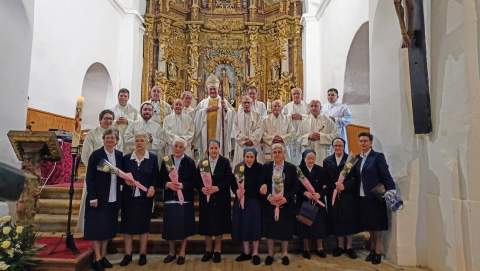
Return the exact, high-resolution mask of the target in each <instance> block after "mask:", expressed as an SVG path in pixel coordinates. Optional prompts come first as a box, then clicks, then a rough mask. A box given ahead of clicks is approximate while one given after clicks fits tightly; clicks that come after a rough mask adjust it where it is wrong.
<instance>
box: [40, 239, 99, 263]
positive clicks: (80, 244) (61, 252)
mask: <svg viewBox="0 0 480 271" xmlns="http://www.w3.org/2000/svg"><path fill="white" fill-rule="evenodd" d="M58 240H59V237H41V238H39V239H37V243H38V244H43V245H46V246H45V247H44V248H43V249H42V250H40V251H39V252H38V253H37V257H38V258H41V259H42V258H43V259H45V258H54V259H76V258H77V257H76V256H75V255H73V254H72V253H71V252H70V250H68V249H67V248H66V246H65V238H63V239H62V241H61V243H60V244H59V245H58V247H57V248H56V249H55V251H54V252H53V253H52V254H50V255H48V253H49V252H50V251H51V250H52V249H53V247H54V246H55V245H56V244H57V242H58ZM75 244H76V245H77V248H78V250H79V251H80V253H79V255H81V254H83V253H85V252H86V251H88V250H89V249H90V248H91V247H92V242H91V241H86V240H83V239H75Z"/></svg>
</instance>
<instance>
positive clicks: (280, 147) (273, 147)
mask: <svg viewBox="0 0 480 271" xmlns="http://www.w3.org/2000/svg"><path fill="white" fill-rule="evenodd" d="M274 149H281V150H282V151H283V152H285V146H284V145H283V144H281V143H275V144H273V145H272V151H273V150H274Z"/></svg>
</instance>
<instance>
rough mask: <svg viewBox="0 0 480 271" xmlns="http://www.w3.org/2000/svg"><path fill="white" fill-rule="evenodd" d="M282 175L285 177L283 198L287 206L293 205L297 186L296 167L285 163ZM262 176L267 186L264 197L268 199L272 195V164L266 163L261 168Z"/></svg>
mask: <svg viewBox="0 0 480 271" xmlns="http://www.w3.org/2000/svg"><path fill="white" fill-rule="evenodd" d="M283 174H284V175H285V180H284V193H283V196H284V197H285V198H286V199H287V204H293V203H295V194H296V193H297V190H298V185H299V181H298V176H297V167H296V166H294V165H293V164H290V163H288V162H287V161H285V162H284V166H283ZM263 176H264V179H263V180H264V184H266V185H267V189H268V192H267V195H266V196H267V197H268V195H270V194H271V193H272V176H273V162H268V163H266V164H265V165H264V166H263Z"/></svg>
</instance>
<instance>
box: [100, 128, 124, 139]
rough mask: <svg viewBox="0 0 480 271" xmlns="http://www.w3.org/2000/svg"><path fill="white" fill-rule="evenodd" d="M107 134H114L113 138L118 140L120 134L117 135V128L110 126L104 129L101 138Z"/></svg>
mask: <svg viewBox="0 0 480 271" xmlns="http://www.w3.org/2000/svg"><path fill="white" fill-rule="evenodd" d="M107 135H114V136H115V138H116V139H117V141H118V140H120V135H119V133H118V130H117V129H116V128H113V127H111V128H108V129H106V130H105V131H103V134H102V139H105V137H106V136H107Z"/></svg>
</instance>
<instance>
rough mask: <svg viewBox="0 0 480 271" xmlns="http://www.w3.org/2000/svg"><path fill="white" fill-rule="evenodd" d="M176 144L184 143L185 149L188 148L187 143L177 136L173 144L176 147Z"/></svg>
mask: <svg viewBox="0 0 480 271" xmlns="http://www.w3.org/2000/svg"><path fill="white" fill-rule="evenodd" d="M176 143H182V145H183V147H185V148H186V147H187V141H186V140H185V139H183V138H181V137H178V136H176V137H175V139H174V140H173V142H172V145H175V144H176Z"/></svg>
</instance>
